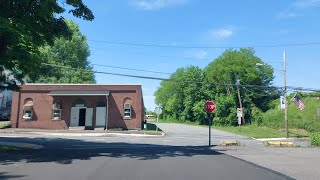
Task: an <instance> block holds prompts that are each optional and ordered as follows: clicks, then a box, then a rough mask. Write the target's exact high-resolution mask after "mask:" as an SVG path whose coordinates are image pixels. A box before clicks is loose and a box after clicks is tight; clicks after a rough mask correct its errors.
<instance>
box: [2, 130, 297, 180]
mask: <svg viewBox="0 0 320 180" xmlns="http://www.w3.org/2000/svg"><path fill="white" fill-rule="evenodd" d="M160 128H162V129H163V130H164V131H166V132H167V136H165V137H157V138H138V137H63V138H61V137H60V138H59V137H52V136H50V137H49V136H48V137H47V136H41V135H37V136H31V135H30V136H15V137H10V136H8V137H0V141H11V142H13V141H17V142H29V143H36V144H41V145H43V146H44V148H43V149H38V150H25V151H22V152H21V151H20V152H9V153H3V152H2V153H0V179H32V180H38V179H39V180H40V179H41V180H43V179H46V180H51V179H52V180H57V179H77V180H85V179H104V180H105V179H107V180H108V179H110V180H116V179H120V180H127V179H128V180H129V179H130V180H150V179H153V180H163V179H176V180H180V179H183V180H189V179H190V180H192V179H196V180H202V179H219V180H220V179H237V180H241V179H246V180H249V179H261V180H264V179H266V180H267V179H268V180H269V179H291V178H290V177H288V176H285V175H283V174H280V173H278V172H276V171H272V170H270V169H267V168H264V167H261V166H258V165H256V164H253V163H250V162H247V161H244V160H241V159H238V158H235V157H232V156H229V155H226V154H224V153H223V151H221V150H220V151H216V150H214V148H209V147H208V146H207V139H208V137H207V133H206V132H207V129H206V128H198V127H197V128H193V127H190V126H180V125H170V124H162V125H160ZM229 138H239V139H240V140H242V141H243V142H244V143H248V144H250V145H254V144H255V143H257V142H256V141H254V140H251V139H249V138H244V137H241V136H235V135H232V134H229V133H224V132H220V131H213V144H217V143H218V142H219V140H220V139H229ZM257 145H258V144H257Z"/></svg>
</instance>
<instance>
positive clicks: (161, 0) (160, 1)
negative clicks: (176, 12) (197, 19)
mask: <svg viewBox="0 0 320 180" xmlns="http://www.w3.org/2000/svg"><path fill="white" fill-rule="evenodd" d="M187 2H188V0H132V4H133V5H134V6H135V7H137V8H138V9H142V10H154V9H161V8H165V7H169V6H177V5H184V4H186V3H187Z"/></svg>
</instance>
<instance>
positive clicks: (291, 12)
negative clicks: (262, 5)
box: [277, 0, 320, 18]
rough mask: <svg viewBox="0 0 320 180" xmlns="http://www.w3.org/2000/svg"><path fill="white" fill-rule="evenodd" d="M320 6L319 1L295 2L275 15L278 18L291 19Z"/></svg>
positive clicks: (298, 0) (302, 0)
mask: <svg viewBox="0 0 320 180" xmlns="http://www.w3.org/2000/svg"><path fill="white" fill-rule="evenodd" d="M318 6H320V0H296V1H294V2H293V3H292V4H290V5H289V6H288V7H287V8H286V9H285V10H283V11H281V12H279V13H278V14H277V17H278V18H293V17H297V16H300V15H301V14H302V13H303V11H305V10H306V9H310V8H315V7H318Z"/></svg>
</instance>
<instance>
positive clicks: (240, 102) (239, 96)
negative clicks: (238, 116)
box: [236, 79, 246, 125]
mask: <svg viewBox="0 0 320 180" xmlns="http://www.w3.org/2000/svg"><path fill="white" fill-rule="evenodd" d="M236 84H237V91H238V99H239V105H240V108H241V110H242V122H243V125H245V124H246V120H245V119H244V113H243V109H242V101H241V95H240V90H239V84H240V80H239V79H238V80H237V82H236Z"/></svg>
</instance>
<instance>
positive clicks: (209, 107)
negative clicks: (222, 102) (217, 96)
mask: <svg viewBox="0 0 320 180" xmlns="http://www.w3.org/2000/svg"><path fill="white" fill-rule="evenodd" d="M204 110H205V111H206V112H207V115H208V122H209V147H210V146H211V113H214V112H215V111H216V105H215V104H214V102H212V101H206V103H205V104H204Z"/></svg>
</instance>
